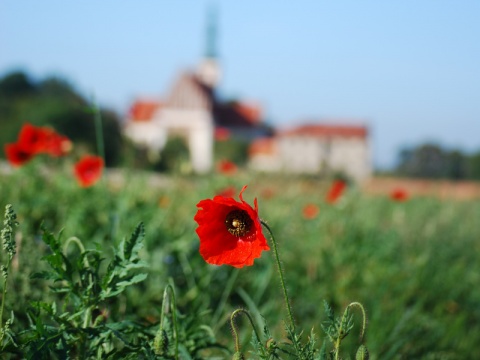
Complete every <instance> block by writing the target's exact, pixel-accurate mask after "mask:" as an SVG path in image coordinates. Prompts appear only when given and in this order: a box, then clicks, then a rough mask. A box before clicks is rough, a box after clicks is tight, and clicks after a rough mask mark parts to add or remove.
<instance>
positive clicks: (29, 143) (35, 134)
mask: <svg viewBox="0 0 480 360" xmlns="http://www.w3.org/2000/svg"><path fill="white" fill-rule="evenodd" d="M47 137H48V134H47V132H46V131H45V129H44V128H41V127H37V126H34V125H31V124H28V123H27V124H25V125H23V126H22V129H21V130H20V133H19V134H18V144H19V146H21V147H22V148H23V150H24V151H26V152H29V153H31V154H32V155H36V154H39V153H42V152H44V151H45V149H46V140H47Z"/></svg>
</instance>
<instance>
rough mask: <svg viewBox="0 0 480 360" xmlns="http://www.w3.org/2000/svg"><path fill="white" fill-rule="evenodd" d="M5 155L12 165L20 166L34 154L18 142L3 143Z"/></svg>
mask: <svg viewBox="0 0 480 360" xmlns="http://www.w3.org/2000/svg"><path fill="white" fill-rule="evenodd" d="M5 155H7V160H8V162H9V163H10V164H11V165H12V166H21V165H23V164H25V163H26V162H28V161H30V160H31V159H32V158H33V156H34V154H32V153H31V152H30V151H26V150H25V149H24V148H23V147H22V146H20V144H19V143H11V144H5Z"/></svg>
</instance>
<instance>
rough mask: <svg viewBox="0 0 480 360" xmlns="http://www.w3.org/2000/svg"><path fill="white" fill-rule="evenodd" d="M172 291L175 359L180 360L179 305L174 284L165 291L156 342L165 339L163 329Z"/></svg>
mask: <svg viewBox="0 0 480 360" xmlns="http://www.w3.org/2000/svg"><path fill="white" fill-rule="evenodd" d="M168 290H170V297H171V299H170V300H171V305H170V311H171V312H172V321H173V335H174V337H175V359H177V360H178V329H177V303H176V299H175V289H174V288H173V285H172V284H167V286H165V290H164V291H163V302H162V315H161V318H160V328H159V329H158V331H157V335H156V337H155V342H157V341H159V340H160V339H162V337H163V327H164V324H165V313H166V312H167V305H168V303H169V302H168V293H169V291H168Z"/></svg>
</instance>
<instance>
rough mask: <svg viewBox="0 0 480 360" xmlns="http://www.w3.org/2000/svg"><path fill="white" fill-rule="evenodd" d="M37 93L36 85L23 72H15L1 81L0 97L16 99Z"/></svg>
mask: <svg viewBox="0 0 480 360" xmlns="http://www.w3.org/2000/svg"><path fill="white" fill-rule="evenodd" d="M34 92H35V85H34V84H33V82H32V81H31V80H30V79H29V78H28V76H27V75H26V74H25V73H23V72H21V71H15V72H12V73H10V74H7V75H6V76H5V77H4V78H3V79H0V97H1V98H15V97H22V96H28V95H32V94H33V93H34Z"/></svg>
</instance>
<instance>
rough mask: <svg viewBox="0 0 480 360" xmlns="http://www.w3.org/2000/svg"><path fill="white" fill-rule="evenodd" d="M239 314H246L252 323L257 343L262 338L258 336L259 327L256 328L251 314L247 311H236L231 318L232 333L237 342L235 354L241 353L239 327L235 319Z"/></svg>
mask: <svg viewBox="0 0 480 360" xmlns="http://www.w3.org/2000/svg"><path fill="white" fill-rule="evenodd" d="M239 314H244V315H245V316H246V317H247V318H248V321H250V325H251V326H252V329H253V332H254V333H255V337H256V338H257V341H258V342H260V336H259V335H258V331H257V327H256V326H255V323H254V322H253V319H252V316H251V315H250V313H249V312H248V311H247V310H245V309H237V310H235V311H234V312H233V313H232V315H231V316H230V326H231V328H232V333H233V337H234V341H235V352H236V353H239V352H240V350H241V349H240V337H239V336H238V331H237V327H236V325H235V317H236V316H237V315H239Z"/></svg>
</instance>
